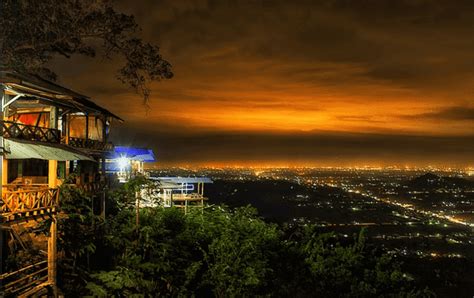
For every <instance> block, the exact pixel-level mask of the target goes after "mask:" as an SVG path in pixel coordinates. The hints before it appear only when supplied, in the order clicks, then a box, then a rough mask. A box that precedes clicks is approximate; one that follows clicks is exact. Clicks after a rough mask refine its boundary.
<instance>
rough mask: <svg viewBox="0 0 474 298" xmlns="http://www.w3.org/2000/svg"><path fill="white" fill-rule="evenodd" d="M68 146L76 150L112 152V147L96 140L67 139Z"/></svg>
mask: <svg viewBox="0 0 474 298" xmlns="http://www.w3.org/2000/svg"><path fill="white" fill-rule="evenodd" d="M68 144H69V145H70V146H73V147H76V148H85V149H92V150H98V151H110V150H113V145H112V144H110V143H105V142H101V141H97V140H90V139H81V138H75V137H69V142H68Z"/></svg>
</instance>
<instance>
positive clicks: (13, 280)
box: [0, 261, 48, 297]
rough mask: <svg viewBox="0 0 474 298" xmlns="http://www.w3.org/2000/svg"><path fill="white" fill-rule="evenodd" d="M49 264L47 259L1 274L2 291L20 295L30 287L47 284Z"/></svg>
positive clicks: (7, 293) (9, 294)
mask: <svg viewBox="0 0 474 298" xmlns="http://www.w3.org/2000/svg"><path fill="white" fill-rule="evenodd" d="M47 265H48V262H47V261H41V262H37V263H35V264H32V265H29V266H26V267H24V268H21V269H19V270H17V271H14V272H10V273H5V274H1V275H0V281H1V284H2V285H1V286H0V293H2V294H4V295H6V296H12V297H13V296H20V295H21V294H22V293H24V292H25V291H27V290H28V289H31V288H34V287H35V286H39V285H41V284H45V283H46V282H47V280H48V266H47ZM45 286H46V285H45ZM2 297H3V296H2Z"/></svg>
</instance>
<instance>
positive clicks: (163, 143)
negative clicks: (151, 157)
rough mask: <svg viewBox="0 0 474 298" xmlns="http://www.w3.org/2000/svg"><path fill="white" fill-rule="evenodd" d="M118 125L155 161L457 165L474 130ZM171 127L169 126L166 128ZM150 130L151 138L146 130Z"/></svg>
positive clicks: (469, 148)
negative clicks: (418, 132)
mask: <svg viewBox="0 0 474 298" xmlns="http://www.w3.org/2000/svg"><path fill="white" fill-rule="evenodd" d="M137 128H140V129H122V130H121V132H120V136H116V137H118V139H120V141H121V143H125V144H128V145H141V146H149V147H151V148H154V149H155V151H156V153H157V156H158V160H159V161H158V162H159V163H160V164H201V165H203V164H226V163H228V164H233V163H234V164H239V163H244V164H249V163H250V164H252V163H257V164H286V165H304V164H306V165H313V166H329V165H333V166H338V165H361V164H364V163H365V164H370V165H393V164H401V165H446V164H449V165H459V166H467V165H469V163H468V161H469V160H470V159H471V157H472V155H473V154H474V136H465V137H437V136H409V135H394V134H390V135H389V134H364V133H334V132H310V133H271V132H255V133H249V132H232V133H229V132H216V131H214V132H213V131H207V132H203V131H198V130H195V131H189V130H182V129H181V128H180V127H175V128H174V129H172V130H168V131H163V130H160V129H158V130H156V129H148V130H145V131H144V130H143V128H142V126H141V125H138V126H137ZM171 131H174V132H171ZM151 135H153V138H150V137H149V136H151Z"/></svg>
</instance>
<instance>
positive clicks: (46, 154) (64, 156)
mask: <svg viewBox="0 0 474 298" xmlns="http://www.w3.org/2000/svg"><path fill="white" fill-rule="evenodd" d="M4 143H5V150H4V154H5V158H6V159H27V158H36V159H46V160H59V161H65V160H90V161H95V160H94V159H93V158H92V157H90V156H88V155H86V154H85V153H83V152H82V151H79V150H75V149H73V148H71V147H69V146H65V145H60V144H47V143H39V142H34V143H33V142H28V141H19V140H11V139H4Z"/></svg>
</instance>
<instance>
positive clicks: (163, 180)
mask: <svg viewBox="0 0 474 298" xmlns="http://www.w3.org/2000/svg"><path fill="white" fill-rule="evenodd" d="M149 179H150V180H154V181H160V182H161V183H166V182H167V183H179V184H182V183H187V184H195V183H213V181H212V180H211V179H210V178H208V177H150V178H149Z"/></svg>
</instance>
